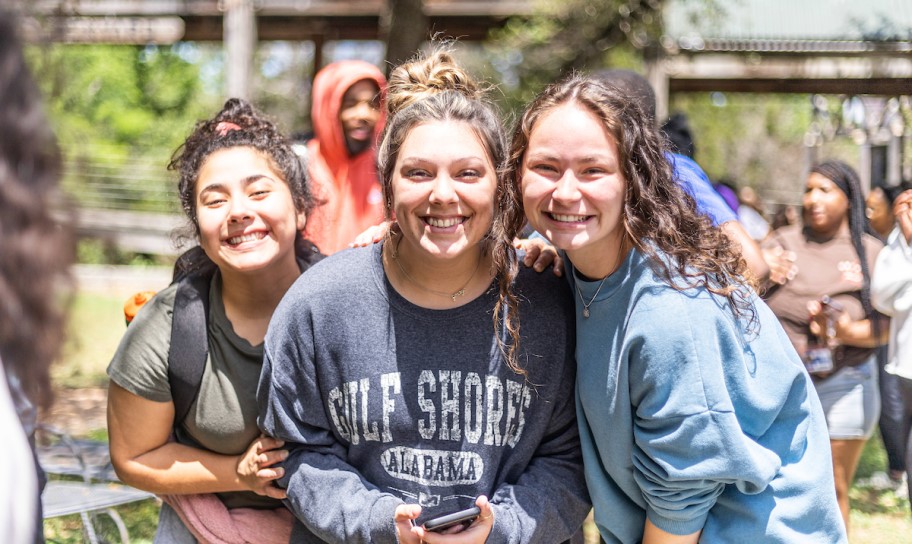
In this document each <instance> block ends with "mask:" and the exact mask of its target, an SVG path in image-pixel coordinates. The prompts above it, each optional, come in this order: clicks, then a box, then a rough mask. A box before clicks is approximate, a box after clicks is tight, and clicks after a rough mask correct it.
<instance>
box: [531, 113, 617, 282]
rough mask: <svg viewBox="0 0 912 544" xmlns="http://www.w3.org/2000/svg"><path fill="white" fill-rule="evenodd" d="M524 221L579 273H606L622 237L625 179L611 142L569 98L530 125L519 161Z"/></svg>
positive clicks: (598, 123) (597, 123)
mask: <svg viewBox="0 0 912 544" xmlns="http://www.w3.org/2000/svg"><path fill="white" fill-rule="evenodd" d="M521 186H522V194H523V205H524V206H525V210H526V217H527V218H528V220H529V223H531V224H532V226H533V227H534V228H535V230H537V231H538V232H539V233H541V234H543V235H544V236H545V237H547V238H548V240H550V241H551V243H552V244H554V246H555V247H557V248H558V249H562V250H565V251H566V252H567V255H568V256H569V257H570V260H571V261H572V262H573V263H574V265H576V266H577V268H579V269H580V270H581V271H582V272H583V273H584V274H586V275H589V276H592V277H604V276H607V275H608V274H610V273H611V272H612V271H613V269H608V270H605V269H606V268H611V267H612V266H613V263H615V261H616V255H617V254H618V252H619V248H620V244H621V241H622V239H623V236H624V225H623V221H622V212H623V210H624V195H625V191H626V188H627V182H626V180H625V179H624V175H623V173H622V172H621V165H620V156H619V154H618V147H617V143H616V142H615V140H614V138H613V137H612V136H611V135H610V134H609V133H608V131H607V130H606V128H605V126H604V124H603V123H602V122H601V121H600V120H599V119H598V118H597V117H596V116H595V115H594V114H593V113H591V112H589V111H588V110H586V109H584V108H582V107H580V106H579V105H578V104H576V103H573V102H570V103H567V104H563V105H561V106H558V107H556V108H554V109H552V110H551V111H548V112H547V113H544V114H543V115H542V116H541V118H539V120H538V121H537V122H536V123H535V125H534V126H533V127H532V130H531V133H530V135H529V144H528V146H527V148H526V153H525V155H524V157H523V163H522V178H521Z"/></svg>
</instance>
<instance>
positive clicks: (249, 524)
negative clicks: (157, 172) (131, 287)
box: [108, 99, 313, 544]
mask: <svg viewBox="0 0 912 544" xmlns="http://www.w3.org/2000/svg"><path fill="white" fill-rule="evenodd" d="M169 168H170V169H172V170H175V171H177V173H178V175H179V184H178V192H179V196H180V199H181V206H182V208H183V209H184V212H185V213H186V214H187V217H188V219H189V221H190V223H191V226H192V228H193V231H194V234H195V235H196V238H197V239H198V241H199V247H197V248H193V249H192V250H190V251H192V252H194V253H195V256H197V257H199V259H201V261H202V262H201V263H199V262H198V261H196V260H194V261H193V262H194V263H197V266H198V268H197V269H193V270H203V269H205V270H209V271H211V272H212V275H211V279H210V280H209V281H208V287H209V288H208V293H207V294H206V295H205V296H206V297H207V300H208V314H207V315H206V316H205V319H203V320H202V321H203V322H200V323H196V326H198V327H199V328H200V329H202V335H204V337H205V338H206V339H207V352H206V360H205V362H204V364H205V367H204V369H203V371H202V378H201V380H200V382H199V384H198V391H197V393H196V396H195V399H194V400H193V402H192V404H190V405H189V407H188V409H187V413H186V415H184V414H177V413H176V403H175V396H174V395H173V394H172V393H173V392H174V389H172V385H174V384H173V383H172V381H171V378H170V372H169V371H170V362H171V361H172V355H174V354H172V353H171V351H172V350H171V347H172V346H171V339H172V327H173V326H175V324H176V323H182V322H184V321H185V320H184V319H183V317H182V316H187V315H191V316H192V315H193V314H191V313H183V312H187V310H186V307H185V306H184V305H183V304H181V305H180V306H178V305H177V304H176V302H175V300H176V297H177V293H178V287H180V286H181V285H183V284H182V283H180V282H176V283H173V284H171V285H170V286H169V287H167V288H166V289H163V290H162V291H160V292H158V293H157V294H156V295H155V296H154V297H153V298H152V299H151V300H149V301H148V302H146V303H145V304H144V305H143V306H142V308H141V309H140V310H139V311H138V312H137V313H136V316H135V318H134V319H133V320H132V322H131V323H130V325H129V326H128V327H127V331H126V334H125V335H124V337H123V338H122V340H121V342H120V346H119V347H118V348H117V352H116V353H115V354H114V357H113V359H112V361H111V364H110V365H109V367H108V375H109V376H110V378H111V381H110V386H109V389H108V433H109V440H110V449H111V462H112V464H113V465H114V469H115V470H116V471H117V475H118V477H119V478H120V479H121V480H123V481H124V482H125V483H127V484H130V485H132V486H134V487H136V488H139V489H144V490H146V491H151V492H153V493H157V494H159V495H160V496H162V498H163V499H164V501H165V502H164V504H163V505H162V508H161V512H160V516H159V524H158V531H157V533H156V536H155V542H156V543H169V544H171V543H179V544H184V543H194V542H196V541H197V540H202V541H207V542H208V541H212V542H233V541H235V540H234V539H237V538H241V539H246V540H244V541H246V542H262V543H285V542H288V539H289V535H290V534H291V526H292V521H293V517H292V516H291V513H290V512H289V511H288V510H287V509H286V508H285V507H284V506H283V505H282V503H281V499H283V498H284V497H285V492H284V491H283V490H281V489H279V488H277V487H275V486H274V485H273V481H274V480H275V479H276V478H278V477H280V476H281V475H282V468H281V467H280V466H277V463H279V462H280V461H281V460H282V459H284V458H285V455H286V453H287V451H286V450H284V449H283V448H282V446H283V444H282V442H281V441H279V440H275V439H272V438H268V437H264V436H261V434H260V431H259V429H258V428H257V425H256V416H257V414H256V384H257V380H258V378H259V374H260V367H261V366H262V364H263V337H264V336H265V334H266V327H267V325H268V323H269V319H270V318H271V316H272V312H273V310H274V309H275V307H276V305H278V303H279V300H280V299H281V298H282V296H283V295H284V294H285V291H286V290H287V289H288V287H289V286H291V284H292V283H293V282H294V281H295V280H296V279H297V278H298V276H299V275H300V274H301V272H302V270H304V269H306V268H307V266H308V265H309V264H310V263H309V261H307V260H306V257H305V258H301V259H299V258H298V254H297V252H296V249H297V248H298V247H299V246H303V245H305V244H306V242H305V241H304V240H303V239H302V237H301V231H302V230H303V229H304V227H305V221H306V217H307V213H308V211H309V210H310V209H311V206H312V204H313V201H312V198H311V195H310V192H309V187H308V182H307V178H306V175H305V172H304V169H303V168H302V165H301V162H300V160H299V158H298V156H297V155H296V154H295V153H294V151H293V150H292V148H291V144H290V142H289V141H288V140H286V139H285V137H284V136H282V135H281V134H280V133H279V132H278V130H277V128H276V127H275V125H274V124H273V123H272V122H271V121H270V120H268V119H266V118H265V117H263V116H262V115H260V114H259V113H258V112H256V111H255V110H254V109H253V108H252V107H251V106H250V104H248V103H247V102H245V101H243V100H240V99H230V100H228V101H227V102H225V105H224V107H223V108H222V110H221V111H220V112H219V113H218V114H216V115H215V116H214V117H213V118H211V119H208V120H205V121H200V122H199V123H197V125H196V127H194V129H193V131H192V132H191V134H190V135H189V136H188V137H187V139H186V141H185V142H184V143H183V145H182V146H181V147H180V148H179V149H178V150H177V151H176V152H175V154H174V157H173V158H172V161H171V164H170V165H169ZM188 253H189V252H188ZM302 253H303V254H304V255H307V256H309V255H310V254H308V253H307V252H302ZM186 262H191V261H189V260H188V261H186ZM193 270H190V269H188V270H185V271H183V272H182V274H192V273H194V271H193ZM200 296H203V295H200ZM179 313H181V316H179V315H178V314H179ZM179 317H180V319H179ZM191 325H192V323H191ZM181 355H182V354H177V356H181ZM175 387H177V386H175Z"/></svg>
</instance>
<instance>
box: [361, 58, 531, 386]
mask: <svg viewBox="0 0 912 544" xmlns="http://www.w3.org/2000/svg"><path fill="white" fill-rule="evenodd" d="M484 94H485V90H484V89H482V88H481V86H480V85H478V84H477V83H476V82H475V81H474V80H473V79H472V78H471V77H470V76H469V75H468V74H467V73H466V72H465V71H464V70H463V69H462V68H461V67H459V66H458V65H457V64H456V62H455V61H454V60H453V58H452V56H451V55H450V54H449V52H447V51H446V50H445V49H442V48H441V49H437V50H436V51H434V52H432V53H431V54H430V55H428V56H427V57H423V58H421V57H419V58H417V59H415V60H413V61H411V62H407V63H405V64H402V65H400V66H398V67H396V68H395V69H394V70H393V72H392V73H391V74H390V78H389V84H388V87H387V108H388V111H389V115H388V119H389V120H388V121H387V125H386V129H385V130H384V132H383V138H382V140H381V143H380V148H379V150H378V152H377V170H378V172H379V174H380V182H381V186H382V189H383V197H384V201H385V205H386V217H387V219H389V218H391V216H392V200H393V199H392V197H393V195H392V189H391V185H392V180H393V170H394V168H395V166H396V160H397V159H398V157H399V152H400V150H401V148H402V144H403V143H404V142H405V139H406V137H407V136H408V134H409V132H410V131H411V130H412V129H413V128H415V127H416V126H418V125H421V124H423V123H428V122H433V121H461V122H464V123H466V124H467V125H469V126H470V127H471V128H472V130H474V131H475V133H476V134H477V135H478V138H479V140H480V141H481V142H482V145H483V146H484V148H485V151H486V152H487V153H488V155H489V156H490V157H491V162H492V163H493V165H494V167H495V169H496V172H497V190H496V193H495V196H494V203H496V206H495V208H494V222H493V224H492V225H491V229H490V230H489V231H488V233H487V234H486V235H485V239H484V251H485V252H488V253H490V254H491V257H492V261H493V265H492V266H493V269H494V270H493V273H494V274H495V277H496V278H497V284H498V289H499V293H500V294H499V298H498V301H497V304H496V305H495V307H494V317H493V319H494V329H495V331H496V337H497V341H498V344H499V345H500V348H501V350H502V352H503V353H504V357H505V358H506V362H507V365H508V366H509V367H510V368H511V369H512V370H513V371H514V372H516V373H517V374H520V375H523V376H524V375H526V372H525V370H524V369H523V368H522V367H521V365H520V364H519V362H518V360H517V359H518V353H519V352H518V349H519V342H520V336H519V311H518V308H519V302H518V300H517V298H516V295H515V294H514V293H513V289H512V284H513V280H514V278H515V277H516V273H517V262H516V249H515V248H514V247H513V239H514V238H515V237H516V235H517V233H519V230H520V229H521V228H522V225H523V212H522V203H521V202H520V198H519V192H518V191H517V189H516V186H515V184H513V183H509V182H508V181H507V179H506V177H505V175H504V172H505V166H506V158H507V140H506V134H505V132H504V129H503V123H502V122H501V120H500V117H499V116H498V115H497V113H496V112H495V110H494V107H493V106H492V105H491V103H489V102H487V101H486V99H485V97H484ZM504 329H505V330H506V332H507V333H509V335H510V338H511V340H512V341H511V342H510V343H509V345H507V344H506V343H505V342H504V340H503V339H502V338H501V337H502V334H501V333H502V332H503V330H504Z"/></svg>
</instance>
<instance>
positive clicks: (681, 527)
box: [646, 505, 709, 536]
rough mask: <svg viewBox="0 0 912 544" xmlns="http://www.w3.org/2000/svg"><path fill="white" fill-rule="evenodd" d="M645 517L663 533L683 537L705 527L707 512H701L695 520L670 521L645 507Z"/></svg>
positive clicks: (650, 508)
mask: <svg viewBox="0 0 912 544" xmlns="http://www.w3.org/2000/svg"><path fill="white" fill-rule="evenodd" d="M646 517H647V518H649V521H651V522H652V524H653V525H655V526H656V527H658V528H659V529H661V530H663V531H665V532H666V533H671V534H673V535H678V536H683V535H690V534H693V533H696V532H697V531H700V530H702V529H703V526H704V525H706V518H707V517H709V511H708V510H707V511H706V512H703V513H702V514H700V515H698V516H697V517H696V518H691V519H671V518H667V517H664V516H662V514H660V513H658V512H656V511H655V510H653V509H652V507H650V506H649V505H647V506H646Z"/></svg>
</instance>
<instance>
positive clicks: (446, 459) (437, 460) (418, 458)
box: [380, 446, 484, 486]
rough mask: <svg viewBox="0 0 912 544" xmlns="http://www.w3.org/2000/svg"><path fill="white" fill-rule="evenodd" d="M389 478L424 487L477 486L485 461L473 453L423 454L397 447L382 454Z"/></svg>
mask: <svg viewBox="0 0 912 544" xmlns="http://www.w3.org/2000/svg"><path fill="white" fill-rule="evenodd" d="M380 463H381V464H382V465H383V469H384V470H386V472H387V474H389V475H390V476H392V477H393V478H398V479H400V480H408V481H410V482H416V483H419V484H424V485H436V486H449V485H470V484H475V483H478V480H480V479H481V475H482V474H483V473H484V461H482V459H481V456H479V455H478V454H477V453H474V452H470V451H445V450H422V449H415V448H408V447H405V446H397V447H395V448H389V449H388V450H386V451H384V452H383V453H382V454H380Z"/></svg>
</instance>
